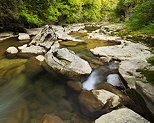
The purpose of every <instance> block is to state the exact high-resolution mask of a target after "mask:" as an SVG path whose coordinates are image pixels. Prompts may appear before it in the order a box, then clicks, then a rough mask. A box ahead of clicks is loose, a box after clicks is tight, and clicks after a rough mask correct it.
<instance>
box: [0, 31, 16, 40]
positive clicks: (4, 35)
mask: <svg viewBox="0 0 154 123" xmlns="http://www.w3.org/2000/svg"><path fill="white" fill-rule="evenodd" d="M13 37H17V35H14V34H13V32H3V33H0V42H1V41H4V40H6V39H9V38H13Z"/></svg>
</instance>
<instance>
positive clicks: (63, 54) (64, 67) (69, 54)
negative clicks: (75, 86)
mask: <svg viewBox="0 0 154 123" xmlns="http://www.w3.org/2000/svg"><path fill="white" fill-rule="evenodd" d="M45 61H46V63H47V64H48V65H49V66H50V67H51V68H52V69H53V70H55V71H56V72H58V73H60V74H62V75H64V76H67V77H70V78H72V79H75V78H76V79H77V78H78V77H79V78H80V77H81V76H82V75H86V74H90V73H91V71H92V69H91V67H90V65H89V64H88V62H87V61H85V60H83V59H81V58H80V57H79V56H77V55H75V53H74V52H73V51H70V50H68V49H66V48H62V49H56V50H54V51H53V50H50V51H49V52H47V54H46V55H45ZM79 78H78V79H79Z"/></svg>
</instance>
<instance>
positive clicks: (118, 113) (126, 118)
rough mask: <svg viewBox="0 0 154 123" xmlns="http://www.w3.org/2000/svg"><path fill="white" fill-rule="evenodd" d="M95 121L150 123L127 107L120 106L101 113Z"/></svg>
mask: <svg viewBox="0 0 154 123" xmlns="http://www.w3.org/2000/svg"><path fill="white" fill-rule="evenodd" d="M95 123H150V122H149V121H148V120H146V119H144V118H143V117H142V116H140V115H139V114H137V113H135V112H134V111H132V110H130V109H128V108H121V109H118V110H114V111H112V112H110V113H107V114H105V115H102V116H101V117H99V118H98V119H96V120H95Z"/></svg>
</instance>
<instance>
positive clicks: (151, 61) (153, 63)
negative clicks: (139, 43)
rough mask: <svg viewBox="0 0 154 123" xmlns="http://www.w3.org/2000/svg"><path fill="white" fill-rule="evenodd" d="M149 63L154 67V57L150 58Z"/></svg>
mask: <svg viewBox="0 0 154 123" xmlns="http://www.w3.org/2000/svg"><path fill="white" fill-rule="evenodd" d="M147 62H148V63H150V64H152V65H154V57H150V58H148V59H147Z"/></svg>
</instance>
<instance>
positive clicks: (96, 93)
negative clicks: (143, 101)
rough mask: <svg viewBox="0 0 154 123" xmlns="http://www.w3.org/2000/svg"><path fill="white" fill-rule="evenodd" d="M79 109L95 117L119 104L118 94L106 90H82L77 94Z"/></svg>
mask: <svg viewBox="0 0 154 123" xmlns="http://www.w3.org/2000/svg"><path fill="white" fill-rule="evenodd" d="M79 102H80V104H81V111H82V112H83V113H84V114H85V115H87V116H90V117H93V118H96V117H98V116H100V115H102V114H104V113H107V112H109V111H111V110H112V109H113V108H116V107H117V106H119V105H120V104H121V99H120V98H119V96H117V95H115V94H113V93H111V92H109V91H106V90H103V89H102V90H92V91H85V90H84V91H82V93H81V94H80V96H79Z"/></svg>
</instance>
